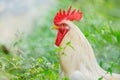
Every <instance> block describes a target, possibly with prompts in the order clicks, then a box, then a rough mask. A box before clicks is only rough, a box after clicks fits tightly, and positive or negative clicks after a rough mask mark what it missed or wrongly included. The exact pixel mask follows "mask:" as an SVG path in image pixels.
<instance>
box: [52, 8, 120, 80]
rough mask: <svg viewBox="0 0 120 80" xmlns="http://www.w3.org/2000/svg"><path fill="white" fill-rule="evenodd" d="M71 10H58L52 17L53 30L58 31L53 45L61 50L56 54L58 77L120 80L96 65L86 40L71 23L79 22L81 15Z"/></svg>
mask: <svg viewBox="0 0 120 80" xmlns="http://www.w3.org/2000/svg"><path fill="white" fill-rule="evenodd" d="M71 8H72V7H70V8H69V9H68V11H62V10H61V9H60V11H59V12H58V13H57V14H56V16H55V17H54V24H55V26H53V29H56V30H58V33H57V37H56V43H55V44H56V45H57V46H59V47H60V48H61V50H60V51H59V53H58V55H59V57H60V66H61V69H62V71H61V74H60V75H61V76H62V77H69V79H70V80H98V79H99V80H120V75H119V74H114V73H113V74H112V75H110V74H109V73H107V72H106V71H104V70H103V69H102V68H101V67H100V66H99V65H98V63H97V61H96V58H95V56H94V52H93V50H92V47H91V45H90V44H89V42H88V40H87V39H86V38H85V36H84V35H83V33H82V32H81V31H80V29H79V28H78V27H77V26H76V25H75V24H73V22H72V21H73V20H77V21H79V20H80V19H81V18H82V13H81V12H80V11H79V10H77V11H76V9H74V10H73V11H71ZM100 77H102V79H100Z"/></svg>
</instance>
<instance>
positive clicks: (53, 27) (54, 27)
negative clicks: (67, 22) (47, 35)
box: [51, 25, 59, 30]
mask: <svg viewBox="0 0 120 80" xmlns="http://www.w3.org/2000/svg"><path fill="white" fill-rule="evenodd" d="M58 28H59V27H58V26H55V25H54V26H52V28H51V29H53V30H58Z"/></svg>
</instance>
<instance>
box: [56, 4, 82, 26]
mask: <svg viewBox="0 0 120 80" xmlns="http://www.w3.org/2000/svg"><path fill="white" fill-rule="evenodd" d="M71 8H72V6H70V8H69V9H68V11H67V12H66V11H62V10H61V9H60V11H59V12H58V13H57V14H56V16H55V17H54V24H55V25H57V24H58V23H59V22H61V21H62V20H70V21H73V20H77V21H79V20H80V19H81V18H82V12H80V11H79V10H77V11H76V9H74V10H73V11H72V12H71Z"/></svg>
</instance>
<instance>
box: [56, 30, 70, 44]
mask: <svg viewBox="0 0 120 80" xmlns="http://www.w3.org/2000/svg"><path fill="white" fill-rule="evenodd" d="M68 31H69V29H59V30H58V33H57V37H56V42H55V44H56V46H60V43H61V42H62V40H63V38H64V36H65V35H66V33H67V32H68Z"/></svg>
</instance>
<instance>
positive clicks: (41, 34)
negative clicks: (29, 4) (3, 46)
mask: <svg viewBox="0 0 120 80" xmlns="http://www.w3.org/2000/svg"><path fill="white" fill-rule="evenodd" d="M118 1H119V0H118ZM58 2H59V3H58V6H57V7H55V8H54V9H53V10H52V11H51V12H50V13H49V14H48V16H46V20H45V23H43V24H42V25H39V22H40V21H37V20H36V22H35V24H34V25H35V29H34V30H33V32H32V33H31V34H30V35H29V36H28V37H25V36H24V34H21V36H20V39H18V40H16V41H15V42H14V43H13V46H12V47H13V48H15V51H13V53H10V54H4V52H3V51H2V50H0V80H6V77H7V79H11V80H68V78H65V79H60V76H59V58H58V56H57V53H58V52H59V51H60V50H62V49H63V48H60V47H59V48H57V49H56V47H55V46H54V41H55V35H56V32H55V31H52V30H51V29H50V26H51V25H52V24H53V17H54V15H55V13H56V12H57V11H58V10H59V8H63V9H68V7H69V5H72V6H73V7H74V8H77V9H80V10H81V11H82V12H83V18H82V20H81V22H74V23H75V24H76V25H77V26H78V27H79V28H80V29H81V30H82V32H83V33H84V34H85V36H86V38H87V39H88V40H89V42H90V43H91V46H92V47H93V49H94V52H95V55H96V57H97V61H98V62H99V64H100V66H101V67H103V68H104V69H105V70H107V72H108V73H109V74H111V75H112V73H113V72H116V73H120V63H119V62H120V49H119V47H120V44H119V43H120V28H119V27H118V26H119V20H120V17H119V14H118V13H117V8H118V6H119V5H115V4H116V3H117V4H118V2H116V1H115V0H90V1H88V0H71V1H70V0H59V1H58ZM64 3H66V4H64ZM113 10H114V11H113ZM111 11H112V12H111ZM66 45H67V46H70V47H71V48H72V44H71V42H67V43H66ZM55 49H56V50H55ZM63 54H64V53H63ZM98 80H102V77H100V78H99V79H98Z"/></svg>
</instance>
